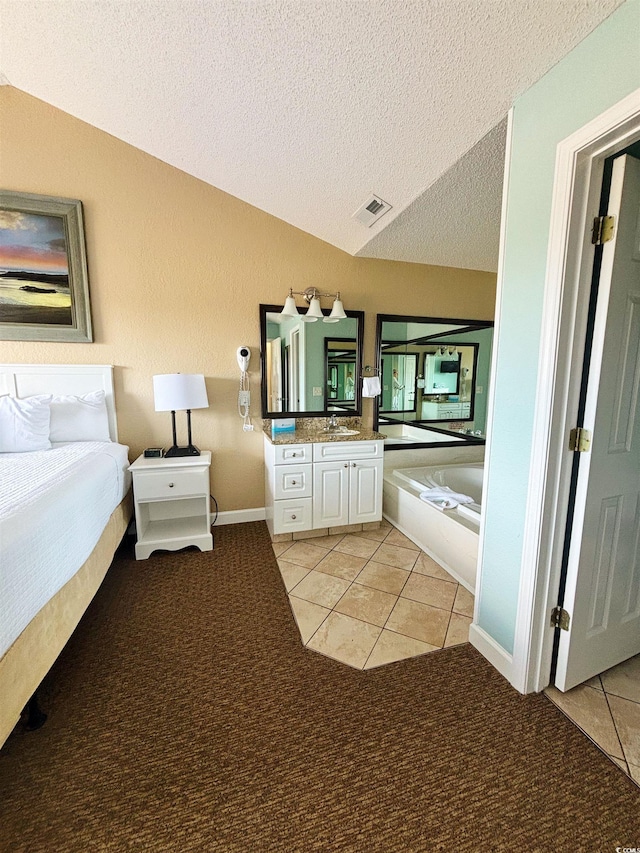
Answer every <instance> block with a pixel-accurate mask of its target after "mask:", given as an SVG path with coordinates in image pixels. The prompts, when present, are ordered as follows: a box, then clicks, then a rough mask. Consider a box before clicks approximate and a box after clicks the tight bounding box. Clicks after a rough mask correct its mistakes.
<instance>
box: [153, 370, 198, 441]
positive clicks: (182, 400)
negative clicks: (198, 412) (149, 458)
mask: <svg viewBox="0 0 640 853" xmlns="http://www.w3.org/2000/svg"><path fill="white" fill-rule="evenodd" d="M153 397H154V402H155V410H156V412H171V424H172V427H173V445H172V446H171V447H170V448H169V450H167V452H166V453H165V454H164V455H165V457H168V456H200V451H199V450H198V448H197V447H196V446H195V445H194V444H193V442H192V441H191V410H192V409H207V408H209V400H208V398H207V389H206V386H205V384H204V376H203V375H202V374H201V373H162V374H160V375H159V376H154V377H153ZM177 411H186V413H187V428H188V441H189V443H188V444H187V446H186V447H178V442H177V438H176V412H177Z"/></svg>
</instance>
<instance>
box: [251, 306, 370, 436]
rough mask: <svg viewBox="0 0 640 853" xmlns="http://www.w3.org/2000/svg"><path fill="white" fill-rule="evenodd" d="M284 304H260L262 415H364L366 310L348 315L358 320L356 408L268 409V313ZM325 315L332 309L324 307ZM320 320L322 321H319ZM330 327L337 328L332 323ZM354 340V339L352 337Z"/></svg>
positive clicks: (300, 416)
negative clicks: (280, 410) (363, 367)
mask: <svg viewBox="0 0 640 853" xmlns="http://www.w3.org/2000/svg"><path fill="white" fill-rule="evenodd" d="M298 310H299V312H300V314H306V311H305V310H304V309H302V308H299V309H298ZM281 311H282V305H262V304H261V305H260V403H261V408H262V417H263V418H265V419H267V418H328V417H331V415H336V417H338V418H351V417H360V416H361V415H362V352H363V344H364V311H347V310H346V309H345V312H344V313H345V314H346V315H347V317H349V318H350V319H353V320H357V321H358V323H357V330H356V338H355V340H356V352H355V361H356V372H355V377H354V379H355V395H354V408H353V409H344V410H341V411H336V410H335V409H321V410H319V411H312V412H310V411H305V412H288V411H285V412H272V411H269V410H268V409H267V358H266V352H267V314H280V312H281ZM322 313H323V315H324V316H325V317H328V316H329V314H330V313H331V311H330V310H329V309H327V308H323V309H322ZM318 322H320V321H318ZM330 328H332V329H333V328H335V324H332V326H331V327H330ZM351 340H353V339H351Z"/></svg>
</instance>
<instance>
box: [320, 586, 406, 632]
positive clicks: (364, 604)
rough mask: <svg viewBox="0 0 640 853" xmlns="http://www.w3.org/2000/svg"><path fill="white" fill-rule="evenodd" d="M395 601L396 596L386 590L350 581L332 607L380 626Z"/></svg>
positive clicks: (382, 624) (346, 614)
mask: <svg viewBox="0 0 640 853" xmlns="http://www.w3.org/2000/svg"><path fill="white" fill-rule="evenodd" d="M396 601H397V599H396V596H395V595H390V593H388V592H382V590H379V589H371V587H368V586H361V585H360V584H358V583H352V584H351V586H350V587H349V589H348V590H347V591H346V592H345V594H344V595H343V596H342V598H341V599H340V601H339V602H338V603H337V604H336V606H335V607H334V608H333V609H334V610H335V611H336V612H337V613H344V614H345V616H353V617H354V619H362V621H363V622H369V623H370V624H371V625H377V626H378V627H379V628H382V627H384V623H385V622H386V621H387V619H388V618H389V614H390V613H391V611H392V610H393V606H394V604H395V603H396Z"/></svg>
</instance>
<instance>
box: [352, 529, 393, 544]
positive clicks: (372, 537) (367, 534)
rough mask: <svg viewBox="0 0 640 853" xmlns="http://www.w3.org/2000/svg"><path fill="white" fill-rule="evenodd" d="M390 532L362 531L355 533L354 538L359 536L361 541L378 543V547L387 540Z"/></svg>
mask: <svg viewBox="0 0 640 853" xmlns="http://www.w3.org/2000/svg"><path fill="white" fill-rule="evenodd" d="M388 533H389V531H388V530H380V529H378V530H362V531H361V532H360V533H354V534H353V535H354V536H359V537H360V538H361V539H369V541H371V542H377V543H378V545H379V544H380V543H381V542H382V541H384V540H385V539H386V538H387V535H388Z"/></svg>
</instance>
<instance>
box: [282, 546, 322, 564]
mask: <svg viewBox="0 0 640 853" xmlns="http://www.w3.org/2000/svg"><path fill="white" fill-rule="evenodd" d="M328 553H329V550H328V549H327V548H319V547H318V546H317V545H311V544H310V543H308V542H294V543H293V545H292V546H291V548H289V549H288V550H287V563H296V564H297V565H298V566H307V568H309V569H313V568H314V566H317V565H318V563H319V562H320V560H322V558H323V557H326V556H327V554H328Z"/></svg>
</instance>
